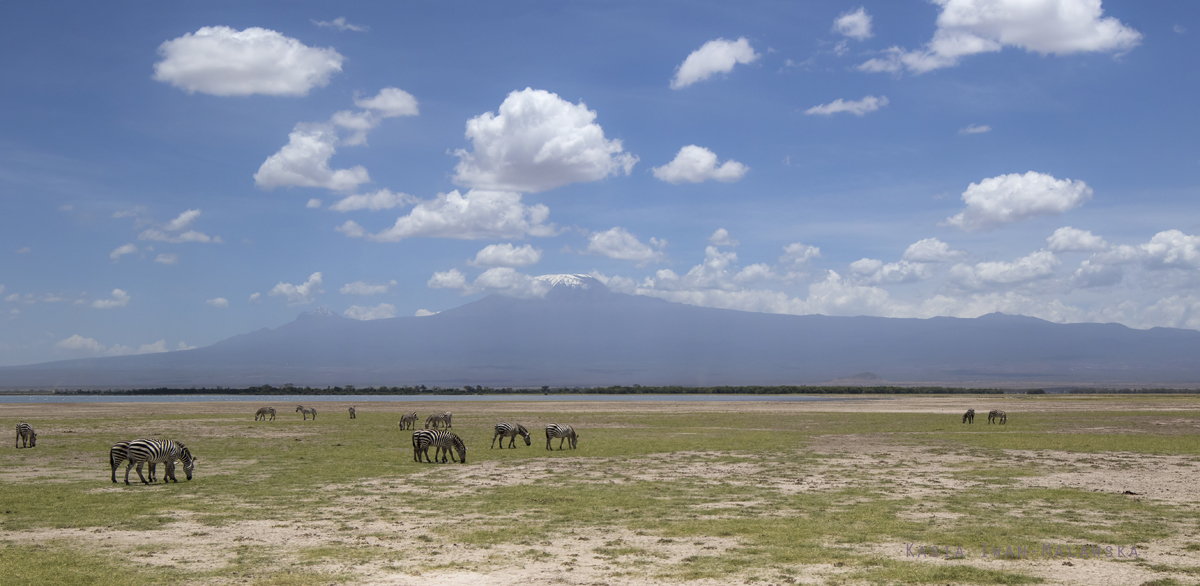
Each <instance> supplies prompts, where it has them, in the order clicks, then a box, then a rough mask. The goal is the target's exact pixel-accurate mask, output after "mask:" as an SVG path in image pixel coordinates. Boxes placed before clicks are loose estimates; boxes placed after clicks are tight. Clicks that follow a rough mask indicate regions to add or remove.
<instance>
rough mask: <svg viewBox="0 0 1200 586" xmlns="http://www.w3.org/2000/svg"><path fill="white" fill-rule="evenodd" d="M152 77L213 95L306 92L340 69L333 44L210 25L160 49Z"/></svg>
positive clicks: (296, 93)
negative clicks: (315, 44)
mask: <svg viewBox="0 0 1200 586" xmlns="http://www.w3.org/2000/svg"><path fill="white" fill-rule="evenodd" d="M158 53H159V55H160V56H161V57H162V61H159V62H158V63H155V64H154V79H155V80H157V81H162V82H166V83H169V84H171V85H173V86H175V87H177V88H179V89H182V90H184V91H186V92H188V93H194V92H200V93H205V94H212V95H214V96H249V95H253V94H265V95H272V96H303V95H307V94H308V92H309V90H311V89H312V88H314V87H324V86H325V85H327V84H328V83H329V77H330V76H331V75H333V74H334V73H337V72H339V71H341V70H342V60H343V57H342V56H341V54H339V53H338V52H337V51H335V50H333V49H332V48H324V49H321V48H315V47H308V46H305V45H304V43H301V42H300V41H298V40H296V39H293V38H290V37H285V36H283V35H281V34H279V33H277V32H275V31H273V30H268V29H263V28H257V27H252V28H248V29H246V30H243V31H238V30H235V29H232V28H230V27H227V26H206V27H204V28H201V29H200V30H198V31H196V32H195V33H188V34H185V35H183V36H182V37H179V38H176V39H172V40H169V41H166V42H164V43H163V44H162V45H160V46H159V47H158Z"/></svg>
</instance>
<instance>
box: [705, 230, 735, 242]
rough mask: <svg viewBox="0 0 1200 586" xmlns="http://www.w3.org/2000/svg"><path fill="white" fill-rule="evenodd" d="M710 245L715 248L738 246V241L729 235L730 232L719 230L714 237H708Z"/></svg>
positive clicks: (714, 233) (713, 234)
mask: <svg viewBox="0 0 1200 586" xmlns="http://www.w3.org/2000/svg"><path fill="white" fill-rule="evenodd" d="M708 243H709V244H711V245H713V246H737V245H738V241H737V240H735V239H734V238H733V237H732V236H730V235H729V230H726V229H724V228H717V230H716V231H715V232H713V233H712V236H709V237H708Z"/></svg>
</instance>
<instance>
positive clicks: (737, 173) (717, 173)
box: [652, 144, 750, 185]
mask: <svg viewBox="0 0 1200 586" xmlns="http://www.w3.org/2000/svg"><path fill="white" fill-rule="evenodd" d="M749 170H750V168H749V167H747V166H745V165H743V164H741V163H739V162H737V161H734V160H728V161H725V162H724V163H721V164H720V165H717V155H716V153H714V152H712V151H710V150H708V149H706V148H704V147H700V146H696V145H694V144H690V145H687V146H685V147H683V148H681V149H679V153H678V154H676V155H675V159H674V160H672V161H671V162H670V163H667V164H666V165H663V166H661V167H655V168H654V169H652V171H653V172H654V176H655V177H657V178H659V179H661V180H662V181H666V182H667V183H673V184H675V185H678V184H680V183H700V182H702V181H707V180H709V179H715V180H717V181H724V182H726V183H731V182H734V181H737V180H738V179H741V178H742V177H743V176H744V175H745V174H746V172H747V171H749Z"/></svg>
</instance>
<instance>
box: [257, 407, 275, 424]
mask: <svg viewBox="0 0 1200 586" xmlns="http://www.w3.org/2000/svg"><path fill="white" fill-rule="evenodd" d="M268 415H270V416H271V421H275V408H274V407H263V408H261V409H259V410H258V411H255V412H254V420H255V421H260V420H261V421H266V420H267V416H268Z"/></svg>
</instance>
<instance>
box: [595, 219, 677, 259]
mask: <svg viewBox="0 0 1200 586" xmlns="http://www.w3.org/2000/svg"><path fill="white" fill-rule="evenodd" d="M666 244H667V243H666V241H663V240H659V239H657V238H651V239H650V244H645V243H643V242H642V241H641V240H638V239H637V236H634V235H633V234H630V233H629V231H627V230H625V229H624V228H621V227H613V228H610V229H608V230H605V231H603V232H594V233H592V234H591V235H590V236H588V246H587V250H586V252H587V253H589V254H596V255H600V256H606V257H608V258H615V259H619V260H632V261H636V262H637V263H638V265H639V266H640V265H644V264H646V263H651V262H659V261H662V260H663V259H664V258H666V255H665V254H663V251H662V249H663V247H665V246H666Z"/></svg>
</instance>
